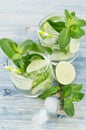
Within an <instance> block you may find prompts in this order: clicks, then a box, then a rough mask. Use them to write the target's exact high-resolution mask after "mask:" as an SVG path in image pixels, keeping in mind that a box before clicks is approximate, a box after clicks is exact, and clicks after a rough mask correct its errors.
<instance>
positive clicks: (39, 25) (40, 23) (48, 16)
mask: <svg viewBox="0 0 86 130" xmlns="http://www.w3.org/2000/svg"><path fill="white" fill-rule="evenodd" d="M53 16H58V17H61V18H63V17H64V16H63V13H61V15H60V14H59V13H51V14H48V15H46V16H44V17H43V18H42V19H41V21H40V22H39V24H38V28H37V34H38V38H39V40H40V39H41V40H42V41H43V39H42V38H41V36H40V34H39V30H40V27H41V26H42V24H43V23H44V22H45V21H46V20H47V19H48V18H51V17H53Z"/></svg>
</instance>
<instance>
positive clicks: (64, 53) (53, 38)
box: [38, 14, 80, 63]
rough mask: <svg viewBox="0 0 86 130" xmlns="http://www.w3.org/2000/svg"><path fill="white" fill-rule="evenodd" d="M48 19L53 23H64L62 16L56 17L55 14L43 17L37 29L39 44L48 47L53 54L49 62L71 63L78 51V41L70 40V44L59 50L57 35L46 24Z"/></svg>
mask: <svg viewBox="0 0 86 130" xmlns="http://www.w3.org/2000/svg"><path fill="white" fill-rule="evenodd" d="M48 19H52V20H53V21H55V22H57V21H64V17H63V16H58V15H56V14H53V15H48V16H46V17H44V18H43V19H42V20H41V22H40V23H39V27H38V37H39V42H40V43H41V45H42V46H43V47H49V48H51V49H52V51H53V53H52V54H51V55H50V60H51V61H52V62H53V63H57V62H59V61H62V60H65V61H72V60H74V59H75V58H76V56H77V52H78V49H79V45H80V41H79V39H71V41H70V44H69V45H68V46H67V47H66V48H65V49H64V50H62V49H60V47H59V45H58V44H57V38H58V35H59V33H58V32H56V31H55V30H54V29H53V28H52V27H51V25H49V23H48V22H47V20H48Z"/></svg>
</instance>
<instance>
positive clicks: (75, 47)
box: [70, 39, 80, 53]
mask: <svg viewBox="0 0 86 130" xmlns="http://www.w3.org/2000/svg"><path fill="white" fill-rule="evenodd" d="M79 45H80V40H79V39H71V42H70V52H71V53H76V52H77V51H78V49H79Z"/></svg>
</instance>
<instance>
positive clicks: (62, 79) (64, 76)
mask: <svg viewBox="0 0 86 130" xmlns="http://www.w3.org/2000/svg"><path fill="white" fill-rule="evenodd" d="M75 75H76V73H75V69H74V67H73V65H72V64H70V63H69V62H66V61H61V62H60V63H58V64H57V66H56V78H57V80H58V82H59V83H61V84H63V85H66V84H70V83H71V82H72V81H73V80H74V78H75Z"/></svg>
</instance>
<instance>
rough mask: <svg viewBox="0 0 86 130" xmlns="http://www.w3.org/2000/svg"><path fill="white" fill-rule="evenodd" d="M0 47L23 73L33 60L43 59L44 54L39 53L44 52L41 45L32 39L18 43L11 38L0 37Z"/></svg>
mask: <svg viewBox="0 0 86 130" xmlns="http://www.w3.org/2000/svg"><path fill="white" fill-rule="evenodd" d="M0 47H1V49H2V50H3V52H4V53H5V54H6V55H7V57H8V58H9V59H10V60H11V61H12V62H13V63H14V64H15V65H16V66H17V67H18V69H19V70H20V72H21V73H24V72H25V71H26V68H27V66H28V64H30V63H31V61H32V60H35V59H43V56H41V55H40V54H37V53H42V52H43V50H42V48H41V46H40V45H39V44H37V43H35V42H33V41H32V40H30V39H27V40H25V41H24V42H22V43H20V44H18V43H16V42H14V41H12V40H10V39H7V38H2V39H0ZM30 52H33V54H30Z"/></svg>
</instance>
